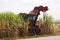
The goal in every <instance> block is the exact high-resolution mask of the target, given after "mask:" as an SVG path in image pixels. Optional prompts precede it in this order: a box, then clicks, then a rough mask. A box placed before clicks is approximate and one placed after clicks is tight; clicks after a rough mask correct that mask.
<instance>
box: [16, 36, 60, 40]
mask: <svg viewBox="0 0 60 40" xmlns="http://www.w3.org/2000/svg"><path fill="white" fill-rule="evenodd" d="M17 40H60V36H49V37H38V38H26V39H17Z"/></svg>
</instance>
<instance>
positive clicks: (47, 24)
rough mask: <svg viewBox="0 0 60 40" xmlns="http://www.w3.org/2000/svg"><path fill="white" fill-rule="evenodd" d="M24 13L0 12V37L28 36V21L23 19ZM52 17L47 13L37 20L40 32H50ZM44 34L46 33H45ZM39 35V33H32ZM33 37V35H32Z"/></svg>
mask: <svg viewBox="0 0 60 40" xmlns="http://www.w3.org/2000/svg"><path fill="white" fill-rule="evenodd" d="M23 16H24V14H23V13H20V14H18V15H17V14H14V13H13V12H3V13H0V38H20V37H27V38H28V37H30V36H28V34H29V33H28V27H29V21H24V18H23ZM52 19H53V18H52V17H51V16H49V15H48V14H46V15H45V17H44V21H43V20H42V19H40V20H38V22H39V23H38V24H39V26H40V27H41V28H40V29H41V34H42V35H43V33H45V31H46V33H47V34H51V33H52V30H53V27H52V26H53V21H52ZM46 33H45V34H46ZM47 34H46V35H47ZM34 36H40V35H34ZM32 37H33V36H32Z"/></svg>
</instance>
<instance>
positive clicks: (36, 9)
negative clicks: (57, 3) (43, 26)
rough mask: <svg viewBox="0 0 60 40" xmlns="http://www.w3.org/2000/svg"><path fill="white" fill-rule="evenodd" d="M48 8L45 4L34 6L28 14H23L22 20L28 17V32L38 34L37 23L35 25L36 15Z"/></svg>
mask: <svg viewBox="0 0 60 40" xmlns="http://www.w3.org/2000/svg"><path fill="white" fill-rule="evenodd" d="M47 10H48V7H47V6H45V7H44V6H36V7H34V9H33V10H32V11H31V12H29V14H25V15H24V20H25V19H29V27H28V31H29V33H31V34H33V35H35V34H40V32H41V30H40V28H39V25H36V22H37V19H38V16H39V15H40V11H42V12H46V11H47Z"/></svg>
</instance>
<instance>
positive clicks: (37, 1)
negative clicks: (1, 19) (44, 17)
mask: <svg viewBox="0 0 60 40" xmlns="http://www.w3.org/2000/svg"><path fill="white" fill-rule="evenodd" d="M39 5H43V6H48V8H49V11H47V12H46V13H48V14H49V15H52V17H53V18H54V19H55V20H60V0H0V12H7V11H12V12H15V13H17V14H18V13H20V12H25V13H29V12H30V11H31V10H33V8H34V7H35V6H39Z"/></svg>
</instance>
